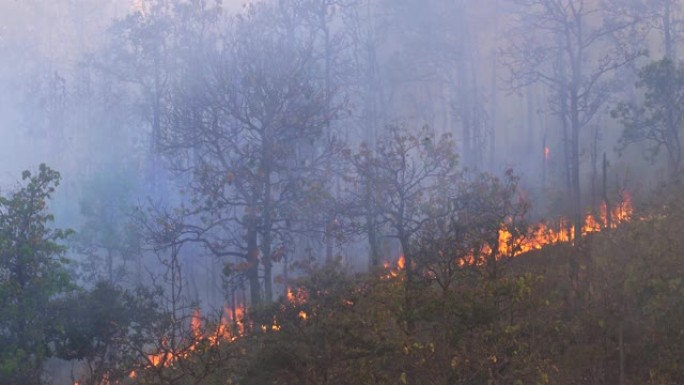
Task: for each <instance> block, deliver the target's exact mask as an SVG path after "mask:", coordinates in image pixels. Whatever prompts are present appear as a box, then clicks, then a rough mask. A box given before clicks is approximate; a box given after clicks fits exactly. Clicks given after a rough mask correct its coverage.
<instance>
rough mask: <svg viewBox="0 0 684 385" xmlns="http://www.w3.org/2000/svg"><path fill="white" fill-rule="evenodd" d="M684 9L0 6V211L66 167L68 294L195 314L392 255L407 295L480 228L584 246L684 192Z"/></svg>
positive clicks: (63, 207) (57, 202) (59, 196)
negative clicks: (119, 298)
mask: <svg viewBox="0 0 684 385" xmlns="http://www.w3.org/2000/svg"><path fill="white" fill-rule="evenodd" d="M682 8H683V7H682V5H681V4H680V2H679V1H674V0H664V1H648V0H629V1H627V0H478V1H473V0H451V1H448V0H263V1H252V2H247V1H244V0H223V1H221V0H50V1H48V0H23V1H19V0H0V194H1V195H3V196H5V195H7V194H9V193H10V192H12V191H17V190H18V189H19V188H20V185H21V180H22V172H23V171H24V170H31V171H32V172H34V173H35V172H36V170H39V165H40V164H43V163H44V164H47V165H48V166H49V167H51V168H52V169H54V170H57V171H59V173H60V174H61V178H62V179H61V184H60V186H59V187H58V188H57V190H56V193H55V194H54V197H53V198H54V199H53V200H52V201H51V202H50V211H51V212H52V213H54V215H55V222H54V223H53V224H51V225H54V226H55V227H60V228H70V229H73V230H74V234H73V235H72V236H70V237H67V239H66V240H64V241H63V242H64V245H65V246H67V248H68V249H67V251H66V256H67V257H68V258H69V259H71V260H72V261H73V262H74V263H73V264H71V265H69V269H68V270H69V273H70V274H71V276H72V277H73V278H74V280H75V282H78V283H79V284H80V285H82V286H83V287H87V288H91V287H93V286H94V285H96V282H98V281H106V282H109V283H110V284H116V285H120V286H122V287H126V288H134V287H140V286H141V285H142V286H144V287H152V286H154V285H159V286H162V287H164V288H165V289H166V290H167V293H169V292H170V293H173V295H172V297H173V301H168V302H165V303H164V305H165V306H167V307H170V306H171V305H169V304H170V303H173V306H175V305H176V302H174V301H178V302H179V303H181V302H182V303H183V306H184V307H182V311H180V310H179V312H180V313H183V316H184V317H185V319H188V318H189V317H190V314H191V311H190V310H188V309H190V308H191V307H195V308H198V309H199V308H201V309H203V310H204V311H205V312H209V311H221V309H229V308H230V309H231V310H232V312H233V313H235V312H236V309H237V308H240V309H243V310H244V307H245V306H248V305H254V306H257V305H264V304H265V305H268V304H271V303H273V302H275V301H277V300H278V298H283V297H284V296H287V294H288V289H289V288H290V284H291V282H292V280H293V279H294V278H296V277H298V276H300V275H305V272H306V271H307V269H311V268H312V266H320V265H326V264H332V263H333V262H339V263H340V265H342V266H343V268H344V269H346V271H349V272H367V271H376V270H378V269H381V267H382V265H383V263H385V264H392V265H394V264H395V263H396V261H397V260H398V259H399V257H400V256H401V261H402V264H406V266H408V268H407V270H406V274H407V278H406V280H407V282H409V283H410V282H412V279H414V277H412V276H411V274H413V267H414V266H416V264H417V263H418V262H416V261H417V260H418V259H419V257H421V255H420V253H419V252H418V251H416V250H418V249H420V247H427V246H425V245H426V244H429V245H432V243H431V241H426V240H425V239H431V240H432V238H429V237H431V236H435V237H436V235H435V234H441V232H442V231H447V230H445V229H446V228H448V230H449V231H451V230H453V229H454V228H458V229H461V227H459V226H463V229H462V231H463V233H467V232H468V231H467V230H469V229H472V228H477V226H478V225H481V224H482V223H481V222H477V221H476V220H474V219H473V218H475V217H478V218H480V217H482V218H487V219H491V218H495V221H497V223H496V225H495V226H494V227H492V228H490V229H489V230H492V229H493V230H492V231H493V234H494V236H493V237H494V238H496V241H492V242H493V243H497V247H498V242H499V241H500V239H503V238H505V237H511V238H514V237H515V236H516V235H518V233H516V232H515V231H509V230H505V231H504V228H505V226H509V225H510V226H512V227H515V226H517V225H520V227H521V228H522V227H524V226H523V225H522V224H520V223H523V222H524V223H525V226H527V223H528V222H529V223H542V222H543V221H546V222H544V223H547V222H548V223H552V224H558V227H559V228H560V229H553V230H550V231H552V232H553V234H555V235H554V237H552V238H553V239H554V242H556V241H558V242H560V241H559V240H561V239H562V240H566V239H565V238H564V237H565V235H558V234H561V233H564V232H565V233H567V234H568V235H567V240H568V241H569V240H572V239H577V238H581V236H582V235H586V234H587V233H590V232H594V231H595V230H597V229H603V228H605V229H611V228H613V227H615V226H613V225H614V224H613V223H611V209H616V208H621V207H622V205H623V204H624V203H625V202H626V201H629V204H630V205H631V203H632V201H633V200H634V201H635V202H637V203H638V202H639V201H640V199H642V198H643V197H644V196H647V195H648V194H649V193H650V192H651V191H652V190H654V189H655V188H656V187H658V186H661V185H662V184H665V183H672V182H676V181H678V180H679V179H680V178H681V176H680V175H681V171H682V166H683V164H682V162H684V147H682V144H683V143H682V139H681V135H682V134H683V133H682V132H681V131H682V127H683V126H684V118H682V116H684V113H683V112H682V107H681V101H682V99H681V98H682V94H684V92H682V91H681V90H682V89H684V86H682V84H684V75H683V74H682V73H681V72H682V71H683V70H682V69H681V67H680V64H679V63H680V62H679V59H678V58H679V52H680V51H681V45H682V44H681V43H682V42H681V37H682V32H681V25H682V23H683V22H684V13H683V12H684V11H683V9H682ZM678 82H680V83H681V84H680V83H678ZM673 101H676V102H673ZM34 175H35V174H34ZM48 175H49V174H48ZM473 202H475V203H473ZM611 205H612V207H611ZM630 210H631V206H630ZM630 213H631V211H630ZM589 217H591V218H598V219H596V220H595V222H596V223H598V222H601V221H603V222H605V223H600V224H596V225H595V226H594V227H591V226H589V227H587V225H586V223H585V222H586V219H585V218H589ZM445 218H449V219H453V220H455V221H456V222H458V223H457V224H456V225H454V226H455V227H453V226H452V227H448V226H446V225H445V223H446V222H445V221H446V219H445ZM454 218H456V219H457V220H456V219H454ZM623 219H624V218H623V217H619V216H617V215H616V218H615V220H616V221H620V220H623ZM461 220H462V221H463V223H465V224H463V223H461V222H459V221H461ZM469 221H471V222H469ZM592 223H594V222H592ZM457 225H458V226H457ZM499 226H501V228H499ZM531 228H532V227H531V226H530V227H525V229H531ZM426 229H427V230H426ZM587 229H589V230H587ZM459 231H460V230H459ZM459 234H460V233H459ZM460 235H462V234H460ZM469 236H470V235H469ZM426 237H427V238H426ZM61 241H62V240H61V239H60V242H61ZM489 241H491V240H489ZM421 242H422V243H421ZM464 242H465V241H464ZM434 243H437V241H435V242H434ZM419 246H420V247H419ZM481 247H482V246H481ZM539 248H541V246H538V245H537V246H530V244H527V245H526V249H525V251H530V250H536V249H539ZM502 249H505V248H503V247H502ZM420 250H423V249H420ZM489 250H490V251H491V249H489ZM507 250H509V251H510V254H511V257H512V256H513V254H516V253H519V252H520V251H521V250H522V249H520V248H518V249H517V250H514V248H513V247H511V246H510V245H509V247H508V249H507ZM492 253H493V254H495V253H496V252H492ZM468 258H470V257H468ZM468 258H464V259H463V260H464V261H466V262H463V264H467V263H468V261H470V260H473V261H474V260H475V258H474V257H473V258H470V259H468ZM494 260H496V258H494ZM452 262H453V261H452ZM460 266H462V265H460ZM170 275H171V276H173V277H174V278H173V279H170V278H169V276H170ZM396 276H397V275H396V274H395V276H394V278H396ZM179 277H181V278H179ZM179 282H182V284H181V283H179ZM174 285H178V286H174ZM407 287H408V285H407ZM407 290H408V289H407ZM176 291H178V293H176ZM290 294H291V293H290ZM407 301H408V300H407ZM405 305H406V306H408V305H409V304H408V302H407V304H405ZM241 306H242V307H241ZM176 310H178V309H177V308H175V307H174V308H173V311H176ZM305 315H306V313H305ZM274 322H275V321H274ZM407 325H408V326H407V329H408V330H411V329H412V328H413V325H411V321H410V320H409V321H407ZM243 327H244V325H243ZM270 327H274V326H272V325H271V326H269V328H270ZM264 328H265V329H264V330H266V326H264ZM1 332H2V330H1V328H0V333H1ZM153 366H154V365H153ZM0 385H4V383H3V382H2V381H1V380H0Z"/></svg>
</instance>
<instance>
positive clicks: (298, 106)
mask: <svg viewBox="0 0 684 385" xmlns="http://www.w3.org/2000/svg"><path fill="white" fill-rule="evenodd" d="M287 4H289V3H288V2H281V4H280V6H279V7H276V6H273V5H269V4H258V5H254V6H250V7H248V8H247V11H246V13H245V14H243V15H240V16H238V17H236V18H235V19H234V20H233V22H232V23H231V24H230V26H229V28H227V30H225V31H224V32H223V34H222V35H221V39H220V40H212V41H210V42H208V43H207V44H206V45H205V48H206V51H205V52H204V55H205V57H206V59H207V60H206V63H204V65H203V66H202V67H200V71H199V75H197V74H198V68H197V67H194V68H192V71H193V72H192V73H194V74H195V75H194V76H193V75H192V74H191V73H189V76H188V77H187V78H186V81H185V82H183V83H181V84H179V85H178V87H177V89H176V90H175V97H174V101H173V106H174V109H173V112H172V115H171V118H170V119H169V122H168V125H167V127H166V131H165V137H164V145H165V149H166V150H167V154H168V155H169V156H170V159H172V160H173V161H174V164H175V166H176V169H177V170H178V171H183V172H187V173H188V174H189V175H190V176H191V179H192V181H193V182H192V187H191V189H192V192H193V194H194V198H195V199H194V201H193V202H192V209H191V210H192V211H193V212H194V213H196V214H198V218H200V219H201V222H202V223H201V224H200V225H198V229H199V228H201V229H202V230H198V241H201V242H202V243H203V244H204V245H205V246H207V247H209V248H210V250H211V251H212V252H213V253H214V254H216V255H217V256H219V257H235V258H237V259H238V260H239V261H241V262H240V263H239V264H238V265H239V269H237V271H242V272H244V274H245V275H246V276H247V278H248V281H249V287H250V294H251V301H252V303H253V304H258V303H260V302H262V300H264V299H265V300H266V301H271V300H272V298H273V288H272V269H273V258H272V257H273V256H272V254H273V253H274V251H275V249H276V247H275V246H276V245H278V244H280V243H283V242H284V241H285V235H284V234H285V233H287V232H288V231H289V230H288V229H287V227H288V223H289V220H292V219H294V220H296V218H293V217H292V214H293V212H294V211H293V204H295V203H296V202H297V201H298V200H299V201H306V197H305V196H302V195H298V194H300V193H316V192H317V191H318V190H319V189H320V188H321V187H322V186H323V185H324V184H325V182H324V181H323V182H322V181H321V177H324V175H323V174H324V172H325V171H324V170H326V164H327V163H328V162H331V161H333V158H332V157H331V152H332V151H335V148H336V146H334V145H333V143H334V142H335V140H334V139H330V140H327V141H325V143H324V144H322V145H321V146H318V145H317V144H318V143H320V140H321V136H322V132H323V130H324V128H325V127H327V126H328V124H329V123H330V122H331V121H332V120H333V119H335V117H336V115H337V114H338V112H339V111H340V109H341V105H340V104H337V103H332V102H331V101H333V100H335V98H334V92H333V91H334V88H329V87H327V86H326V82H325V81H322V80H321V78H320V77H319V76H318V74H319V72H318V68H317V66H316V64H317V63H316V61H315V60H314V59H315V57H314V51H313V40H312V39H313V38H314V37H313V34H312V33H311V31H310V30H308V29H307V28H306V26H304V25H295V26H294V29H290V27H292V26H291V25H289V24H288V23H285V22H284V21H283V19H284V18H285V16H286V15H287V13H285V12H284V11H283V7H286V6H287ZM188 70H190V68H188ZM200 214H201V215H200ZM260 267H263V282H264V291H263V295H262V290H261V283H260V273H259V271H260ZM233 271H236V269H233Z"/></svg>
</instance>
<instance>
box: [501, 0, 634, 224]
mask: <svg viewBox="0 0 684 385" xmlns="http://www.w3.org/2000/svg"><path fill="white" fill-rule="evenodd" d="M513 3H514V4H515V5H517V6H518V13H517V22H518V25H516V26H515V27H514V29H513V30H512V31H509V36H511V42H510V48H509V49H508V50H507V51H506V52H505V53H504V54H505V61H506V64H507V65H508V67H509V68H510V71H511V86H512V87H513V89H519V88H521V87H525V86H528V85H531V84H534V83H543V84H545V85H546V86H547V87H548V88H549V90H550V97H549V99H548V106H549V110H550V111H551V112H552V113H553V114H554V115H556V116H557V117H558V119H559V121H560V127H561V130H562V131H561V137H562V140H563V150H564V166H565V167H564V168H565V170H564V171H565V177H566V185H567V191H568V202H569V211H570V213H571V218H572V222H573V228H574V234H575V237H578V236H579V234H580V233H581V227H582V220H583V219H582V217H583V215H582V203H581V188H580V185H581V172H580V165H581V159H580V157H581V155H582V153H583V151H582V132H583V131H584V129H585V128H586V127H587V126H588V125H589V124H591V122H592V120H593V119H594V117H595V116H596V114H597V113H599V112H600V111H601V110H602V108H603V107H604V106H605V105H606V102H608V100H609V98H610V97H611V90H612V89H613V86H614V82H613V78H612V75H613V74H614V72H615V70H617V69H618V68H620V67H622V66H624V65H625V64H627V63H629V62H631V61H632V60H634V59H635V58H636V57H638V56H639V55H640V53H641V52H640V50H639V47H635V46H633V45H631V44H628V42H625V41H623V40H622V39H619V37H620V34H621V33H623V32H625V31H626V30H627V29H628V27H630V26H632V25H634V24H635V23H636V22H637V21H638V19H637V18H636V17H634V16H632V15H631V13H630V12H628V8H626V7H625V6H624V4H623V3H621V2H619V1H612V0H611V1H603V2H596V1H589V0H569V1H568V0H513ZM616 37H617V38H616Z"/></svg>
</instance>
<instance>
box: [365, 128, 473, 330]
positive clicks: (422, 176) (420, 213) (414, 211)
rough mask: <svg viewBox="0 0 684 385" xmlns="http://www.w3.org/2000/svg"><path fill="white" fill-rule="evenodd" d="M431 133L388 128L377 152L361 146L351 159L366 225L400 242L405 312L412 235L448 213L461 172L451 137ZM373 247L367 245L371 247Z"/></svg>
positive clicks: (408, 303) (411, 265) (409, 298)
mask: <svg viewBox="0 0 684 385" xmlns="http://www.w3.org/2000/svg"><path fill="white" fill-rule="evenodd" d="M432 136H433V135H432V134H431V132H430V131H429V130H428V129H427V127H424V128H423V129H422V130H420V131H419V132H417V133H412V132H411V131H408V130H405V129H403V128H401V127H396V126H395V127H391V128H389V133H388V135H387V136H386V138H385V139H384V140H382V141H380V142H379V143H378V146H377V150H376V151H371V149H369V148H368V146H365V145H362V146H361V148H360V150H359V152H358V153H357V154H355V155H354V156H353V159H352V163H353V165H354V170H355V178H353V179H352V180H353V181H355V182H356V183H355V184H354V185H353V186H352V187H353V188H355V189H357V190H358V194H359V196H360V197H361V199H360V202H362V204H364V205H365V207H367V209H368V210H369V211H370V212H371V215H372V216H374V218H373V220H372V221H367V225H375V226H377V228H376V229H373V234H379V233H382V232H384V233H385V234H386V236H389V237H392V238H395V239H396V240H397V241H398V242H399V244H400V245H401V251H402V253H403V256H404V261H405V266H406V311H407V312H411V311H413V307H412V293H411V290H412V285H413V282H414V278H413V275H414V257H415V250H414V249H413V246H414V243H413V242H414V239H415V237H416V236H417V235H418V233H419V232H420V231H421V229H422V228H423V227H424V226H425V225H426V224H427V223H428V222H430V221H434V220H435V219H436V218H439V217H446V216H448V215H449V212H450V208H451V207H452V202H451V201H450V200H451V198H452V197H453V196H454V194H453V190H452V189H453V188H454V187H455V186H456V182H457V181H458V179H459V176H460V171H459V170H458V168H457V155H456V152H455V144H454V142H453V140H452V139H451V136H450V135H446V134H445V135H443V136H441V137H438V138H433V137H432ZM369 240H370V241H371V242H372V241H374V239H369ZM374 247H375V246H374V245H372V244H371V250H373V248H374ZM371 257H372V258H377V256H373V255H372V256H371ZM376 264H377V263H376ZM409 328H411V322H409Z"/></svg>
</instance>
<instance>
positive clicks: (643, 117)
mask: <svg viewBox="0 0 684 385" xmlns="http://www.w3.org/2000/svg"><path fill="white" fill-rule="evenodd" d="M636 86H637V90H641V91H643V98H644V100H643V102H642V103H640V104H636V103H628V102H623V103H620V104H619V105H618V107H617V108H616V109H615V110H613V112H612V113H613V116H614V117H616V118H618V119H619V120H620V121H621V123H622V124H623V126H624V131H623V134H622V138H621V140H620V141H621V145H622V148H623V149H624V148H625V147H626V146H628V145H631V144H634V143H639V142H645V143H647V145H648V146H649V154H648V155H649V157H650V158H651V159H652V160H654V159H655V157H656V156H657V155H658V154H659V153H660V151H661V150H662V149H663V148H664V149H665V153H666V156H667V167H668V171H669V174H670V177H671V178H672V179H673V180H675V181H676V180H678V179H679V177H680V173H681V167H682V157H683V156H684V153H683V150H682V145H683V144H682V138H681V136H682V129H683V128H684V107H683V106H684V66H682V65H681V64H675V63H673V62H672V61H671V60H669V59H663V60H660V61H657V62H653V63H651V64H649V65H647V66H645V67H644V68H642V70H641V71H640V72H639V81H638V82H637V84H636Z"/></svg>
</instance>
